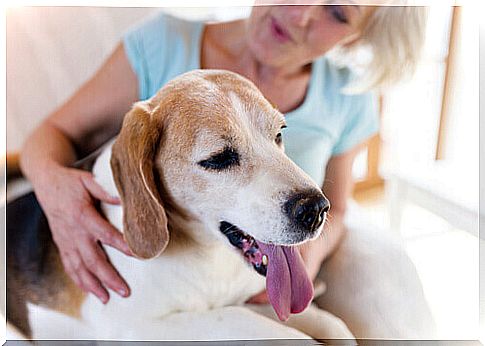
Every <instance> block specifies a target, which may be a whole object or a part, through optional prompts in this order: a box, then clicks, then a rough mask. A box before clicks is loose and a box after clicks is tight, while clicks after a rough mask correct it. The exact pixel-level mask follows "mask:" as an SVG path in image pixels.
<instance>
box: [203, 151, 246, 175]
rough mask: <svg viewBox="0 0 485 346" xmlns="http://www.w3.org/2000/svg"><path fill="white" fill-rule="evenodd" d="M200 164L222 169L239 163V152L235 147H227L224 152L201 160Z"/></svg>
mask: <svg viewBox="0 0 485 346" xmlns="http://www.w3.org/2000/svg"><path fill="white" fill-rule="evenodd" d="M198 164H199V166H201V167H204V168H206V169H214V170H218V171H220V170H223V169H226V168H229V167H231V166H235V165H239V154H238V153H237V151H235V150H234V149H233V148H225V149H224V150H223V151H222V152H220V153H218V154H215V155H212V156H211V157H209V158H208V159H206V160H202V161H199V162H198Z"/></svg>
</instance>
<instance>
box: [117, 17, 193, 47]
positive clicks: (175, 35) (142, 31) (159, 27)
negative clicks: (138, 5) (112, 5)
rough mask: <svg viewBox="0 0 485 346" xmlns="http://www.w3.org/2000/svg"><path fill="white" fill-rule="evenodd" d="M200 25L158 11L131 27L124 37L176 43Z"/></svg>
mask: <svg viewBox="0 0 485 346" xmlns="http://www.w3.org/2000/svg"><path fill="white" fill-rule="evenodd" d="M202 25H203V23H202V22H201V21H193V20H187V19H184V18H180V17H176V16H172V15H170V14H167V13H165V12H162V11H159V12H155V13H153V14H151V15H149V16H148V17H146V18H144V19H143V20H142V21H140V22H138V23H136V24H135V25H133V26H132V27H131V28H130V29H129V30H128V31H127V33H126V35H127V36H134V37H137V38H138V39H141V40H151V39H156V40H158V41H159V42H167V40H173V41H176V40H179V39H180V35H182V36H187V35H190V34H193V33H194V30H196V29H197V28H199V27H200V26H202Z"/></svg>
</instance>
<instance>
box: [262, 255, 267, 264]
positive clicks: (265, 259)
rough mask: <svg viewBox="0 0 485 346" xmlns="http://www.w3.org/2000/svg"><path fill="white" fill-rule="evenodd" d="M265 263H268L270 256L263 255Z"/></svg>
mask: <svg viewBox="0 0 485 346" xmlns="http://www.w3.org/2000/svg"><path fill="white" fill-rule="evenodd" d="M263 265H265V266H266V265H268V256H266V255H263Z"/></svg>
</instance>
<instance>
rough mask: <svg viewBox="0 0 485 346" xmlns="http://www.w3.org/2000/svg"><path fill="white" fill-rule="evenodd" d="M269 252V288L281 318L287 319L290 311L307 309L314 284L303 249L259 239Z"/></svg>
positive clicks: (263, 248)
mask: <svg viewBox="0 0 485 346" xmlns="http://www.w3.org/2000/svg"><path fill="white" fill-rule="evenodd" d="M258 245H259V248H260V249H261V252H262V253H263V254H265V255H266V256H268V268H267V273H266V291H267V292H268V299H269V302H270V303H271V305H272V306H273V308H274V310H275V311H276V314H277V315H278V318H279V319H280V320H282V321H286V320H287V319H288V317H290V313H298V312H302V311H303V310H305V308H306V307H307V306H308V304H310V301H311V300H312V298H313V284H312V282H311V280H310V278H309V277H308V274H307V272H306V269H305V265H304V263H303V260H302V259H301V256H300V253H299V252H298V250H297V249H296V248H295V247H292V246H277V245H269V244H264V243H261V242H258Z"/></svg>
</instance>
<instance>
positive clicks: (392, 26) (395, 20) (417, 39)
mask: <svg viewBox="0 0 485 346" xmlns="http://www.w3.org/2000/svg"><path fill="white" fill-rule="evenodd" d="M400 3H401V4H402V1H400ZM426 18H427V7H423V6H388V5H385V6H377V7H376V8H375V10H374V11H373V12H372V13H371V14H370V15H369V18H368V19H367V20H366V22H365V23H364V25H363V28H362V31H361V35H360V37H359V38H358V40H357V41H356V42H355V43H353V44H351V45H349V46H340V47H337V48H336V52H333V53H332V54H331V56H333V57H334V59H333V60H336V61H337V60H341V61H343V62H344V64H345V61H346V60H350V62H351V64H353V65H354V67H356V68H357V70H360V73H358V76H357V78H356V79H355V80H353V81H351V82H350V84H349V85H347V86H346V87H345V88H344V91H345V92H348V93H356V92H363V91H367V90H371V89H376V88H381V87H384V86H388V85H391V84H393V83H395V82H398V81H399V80H401V79H403V78H404V77H407V76H410V75H412V73H414V71H415V69H416V66H417V64H418V62H419V59H420V56H421V51H422V48H423V45H424V39H425V30H426ZM342 55H343V56H342ZM337 56H338V57H339V58H337ZM362 57H364V58H365V57H367V59H364V60H367V61H364V62H362ZM335 58H337V59H335ZM359 60H360V61H361V62H360V65H355V62H356V61H359ZM347 62H348V61H347ZM358 72H359V71H358Z"/></svg>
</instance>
